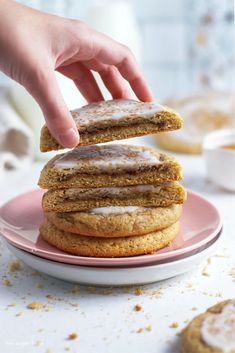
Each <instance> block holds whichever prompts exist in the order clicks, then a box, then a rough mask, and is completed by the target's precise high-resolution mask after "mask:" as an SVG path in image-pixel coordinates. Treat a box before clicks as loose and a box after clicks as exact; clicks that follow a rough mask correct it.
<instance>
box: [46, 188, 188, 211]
mask: <svg viewBox="0 0 235 353" xmlns="http://www.w3.org/2000/svg"><path fill="white" fill-rule="evenodd" d="M185 199H186V190H185V189H184V187H183V186H182V185H180V184H178V183H177V182H169V183H163V184H155V185H132V186H120V187H100V188H91V189H90V188H69V189H56V190H49V191H47V192H46V193H45V194H44V195H43V199H42V207H43V209H44V211H56V212H73V211H82V210H88V209H90V208H97V207H107V206H142V207H167V206H171V205H173V204H182V203H183V202H184V201H185Z"/></svg>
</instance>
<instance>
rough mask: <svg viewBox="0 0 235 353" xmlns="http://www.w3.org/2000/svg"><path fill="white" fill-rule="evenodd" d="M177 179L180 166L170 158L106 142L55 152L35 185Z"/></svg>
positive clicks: (98, 183)
mask: <svg viewBox="0 0 235 353" xmlns="http://www.w3.org/2000/svg"><path fill="white" fill-rule="evenodd" d="M181 178H182V175H181V167H180V165H179V163H178V162H177V161H176V160H175V159H174V158H173V157H169V156H167V155H165V154H162V153H159V152H157V151H156V150H154V149H151V148H147V147H139V146H129V145H121V144H120V145H118V144H116V145H115V144H110V145H93V146H85V147H80V148H75V149H73V150H71V151H69V152H67V153H63V154H60V155H57V156H56V157H54V158H53V159H52V160H50V161H49V162H48V163H47V164H46V166H45V167H44V168H43V170H42V172H41V175H40V179H39V183H38V184H39V186H40V187H42V188H45V189H50V188H53V189H58V188H72V187H89V188H96V187H102V186H126V185H136V184H156V183H161V182H168V181H175V180H180V179H181ZM95 207H96V206H95Z"/></svg>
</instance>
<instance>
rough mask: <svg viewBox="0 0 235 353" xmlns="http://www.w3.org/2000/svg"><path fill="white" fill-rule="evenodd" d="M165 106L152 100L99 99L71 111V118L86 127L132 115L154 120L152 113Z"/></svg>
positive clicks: (159, 110) (131, 117) (162, 109)
mask: <svg viewBox="0 0 235 353" xmlns="http://www.w3.org/2000/svg"><path fill="white" fill-rule="evenodd" d="M164 110H165V108H164V107H163V106H161V105H160V104H157V103H154V102H139V101H135V100H132V99H116V100H107V101H100V102H96V103H91V104H88V105H85V106H83V107H81V108H79V109H75V110H73V111H72V115H73V118H74V120H75V122H76V123H77V125H78V126H80V127H87V126H90V125H92V124H94V123H99V124H100V123H102V122H104V121H111V120H115V121H121V120H123V119H125V120H126V119H130V120H132V119H133V118H134V117H141V118H142V119H150V118H151V121H152V122H154V120H155V118H154V114H156V113H158V112H161V111H164Z"/></svg>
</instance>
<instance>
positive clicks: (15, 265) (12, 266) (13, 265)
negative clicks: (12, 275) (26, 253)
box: [8, 260, 22, 272]
mask: <svg viewBox="0 0 235 353" xmlns="http://www.w3.org/2000/svg"><path fill="white" fill-rule="evenodd" d="M21 269H22V264H21V262H20V261H19V260H13V261H10V262H9V264H8V270H9V271H10V272H17V271H20V270H21Z"/></svg>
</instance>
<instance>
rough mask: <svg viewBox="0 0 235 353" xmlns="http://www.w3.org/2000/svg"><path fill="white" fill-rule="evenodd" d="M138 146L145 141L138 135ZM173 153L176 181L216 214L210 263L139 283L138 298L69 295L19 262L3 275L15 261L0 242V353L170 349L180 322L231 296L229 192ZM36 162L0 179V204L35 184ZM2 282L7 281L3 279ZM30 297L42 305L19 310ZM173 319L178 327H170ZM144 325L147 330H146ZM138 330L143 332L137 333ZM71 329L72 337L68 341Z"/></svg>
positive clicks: (86, 291) (232, 205)
mask: <svg viewBox="0 0 235 353" xmlns="http://www.w3.org/2000/svg"><path fill="white" fill-rule="evenodd" d="M138 143H139V144H149V145H151V144H152V143H153V142H152V140H151V138H143V139H139V140H138ZM177 158H178V160H179V161H180V162H181V164H182V166H183V170H184V177H185V178H184V185H185V186H186V187H187V188H190V189H192V190H194V191H197V192H199V193H200V194H202V195H203V196H205V197H207V198H208V199H209V200H210V201H212V202H213V203H214V204H215V205H216V206H217V207H218V209H219V211H220V212H221V214H222V218H223V222H224V232H223V240H222V243H221V245H220V248H219V249H218V250H217V252H216V254H215V255H214V256H212V257H211V261H210V263H207V262H204V263H202V264H201V266H200V267H198V268H196V269H195V270H194V271H193V272H190V273H188V274H186V275H183V276H180V277H177V278H174V279H170V280H167V281H163V282H161V283H155V284H151V285H147V286H144V287H143V291H144V293H143V294H141V295H136V293H135V290H136V288H135V287H131V288H119V289H107V288H106V289H104V288H103V289H102V288H95V289H94V288H88V287H83V286H79V287H80V292H79V293H78V291H77V293H74V292H73V289H74V287H75V286H74V284H71V283H66V282H63V281H59V280H56V279H53V278H50V277H47V276H45V275H41V274H39V273H35V272H34V271H33V270H32V269H30V268H29V267H27V266H26V265H23V266H22V268H21V269H20V270H19V271H17V272H14V273H12V272H10V271H9V268H8V266H9V262H10V261H12V260H14V259H15V258H14V256H13V255H11V253H10V252H9V251H8V250H7V249H6V247H5V246H4V245H3V244H2V243H1V240H0V271H1V279H0V317H1V318H0V352H1V353H18V352H24V353H32V352H38V353H46V352H47V353H49V352H50V353H54V352H56V353H60V352H66V351H69V352H73V353H75V352H76V353H120V352H122V353H143V352H144V353H177V352H180V348H179V341H180V340H179V336H178V335H177V333H178V332H180V331H181V330H182V328H183V327H185V325H186V320H190V319H191V318H192V317H194V316H195V315H197V314H198V313H200V312H202V311H204V310H205V309H206V308H207V307H209V306H211V305H213V304H215V303H216V302H218V301H221V300H223V299H227V298H232V297H235V281H234V278H233V277H232V276H231V272H232V270H234V269H235V255H234V249H235V215H234V210H235V194H232V193H229V192H226V191H223V190H221V189H219V188H217V187H216V186H214V185H212V184H211V183H210V182H209V181H207V180H206V177H205V171H204V164H203V160H202V157H193V156H184V155H178V156H177ZM42 165H43V163H42V162H38V163H34V164H33V165H32V166H30V167H29V168H27V169H25V170H21V171H11V172H8V173H7V174H5V175H4V176H3V177H2V179H1V181H0V197H1V203H3V202H5V201H7V200H9V199H10V198H11V197H13V196H15V195H18V194H19V193H22V192H24V191H27V190H30V189H32V188H35V186H36V183H37V179H38V175H39V172H40V169H41V168H42ZM203 271H204V272H207V273H208V276H205V275H203ZM6 279H8V280H10V281H11V286H6V285H5V284H4V281H5V280H6ZM75 292H76V291H75ZM48 295H49V297H47V296H48ZM35 300H37V301H40V302H41V303H43V304H45V308H43V309H41V310H38V311H36V310H30V309H27V304H29V303H31V302H32V301H35ZM135 304H141V305H142V310H141V311H139V312H136V311H135V310H134V305H135ZM78 305H79V307H78ZM19 313H20V314H19ZM18 314H19V315H18ZM173 322H177V323H178V325H179V326H178V328H171V327H170V326H171V324H172V323H173ZM149 325H151V329H152V330H151V331H149V330H146V327H148V326H149ZM140 328H143V329H144V330H143V331H142V332H141V333H137V331H138V330H139V329H140ZM73 332H76V333H77V334H78V338H77V339H75V340H68V339H67V337H68V335H69V334H70V333H73Z"/></svg>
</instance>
